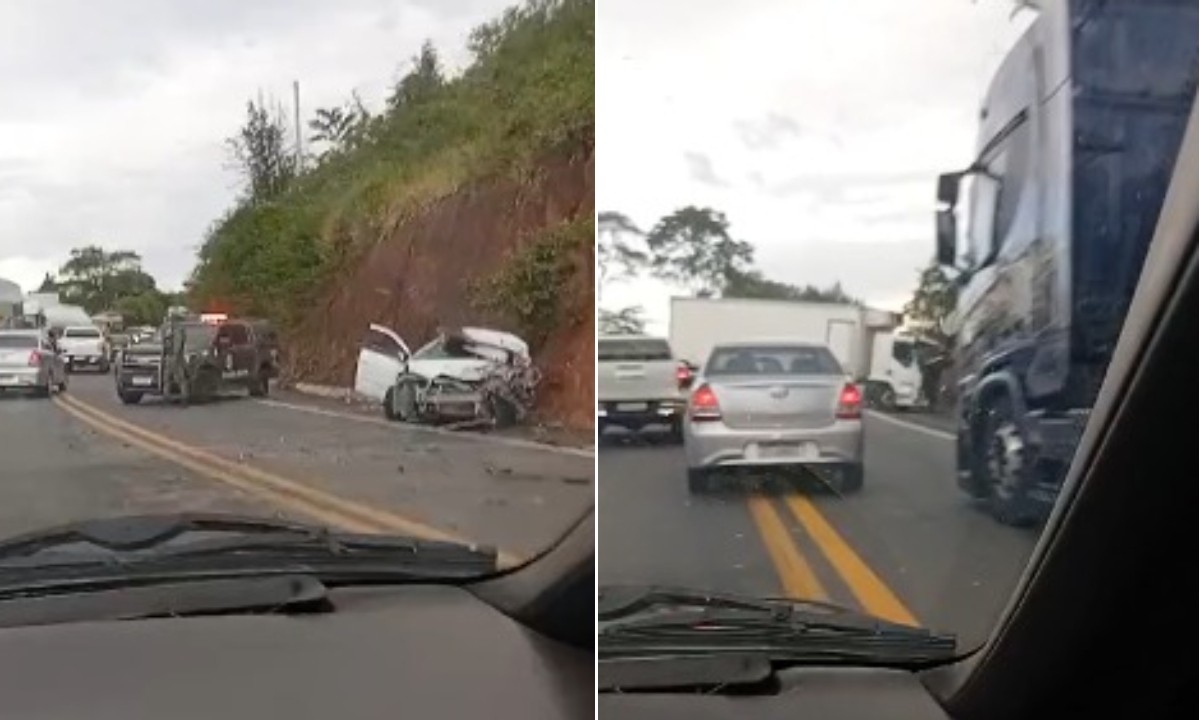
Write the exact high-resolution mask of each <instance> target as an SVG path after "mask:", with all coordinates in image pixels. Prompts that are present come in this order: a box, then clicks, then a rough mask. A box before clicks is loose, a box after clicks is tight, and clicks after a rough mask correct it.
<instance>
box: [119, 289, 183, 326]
mask: <svg viewBox="0 0 1200 720" xmlns="http://www.w3.org/2000/svg"><path fill="white" fill-rule="evenodd" d="M171 305H172V303H171V302H169V300H168V298H167V296H166V295H163V294H162V293H159V292H156V291H154V290H149V291H146V292H141V293H138V294H136V295H125V296H123V297H120V298H117V301H116V303H115V305H114V309H115V310H116V311H117V312H118V313H120V314H121V317H122V319H123V320H124V321H125V324H126V326H130V325H157V324H158V323H159V322H161V321H162V319H163V317H164V316H165V315H166V314H167V308H168V307H170V306H171Z"/></svg>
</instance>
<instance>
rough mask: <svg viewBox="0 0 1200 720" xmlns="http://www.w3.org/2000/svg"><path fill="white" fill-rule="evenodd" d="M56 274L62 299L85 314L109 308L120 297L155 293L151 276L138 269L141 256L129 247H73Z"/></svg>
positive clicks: (112, 307) (111, 307)
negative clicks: (79, 306)
mask: <svg viewBox="0 0 1200 720" xmlns="http://www.w3.org/2000/svg"><path fill="white" fill-rule="evenodd" d="M58 275H59V281H58V290H59V292H60V293H61V294H62V298H63V300H64V301H66V302H68V303H71V304H75V305H81V306H83V308H84V309H85V310H87V311H88V312H89V313H97V312H100V311H102V310H112V309H114V307H115V305H116V302H117V300H118V299H119V298H121V297H125V296H129V295H139V294H142V293H146V292H156V290H155V287H154V278H152V277H150V276H149V275H147V274H146V273H145V272H143V271H142V259H141V256H139V255H138V254H137V253H135V252H132V251H129V250H113V251H108V250H105V249H104V248H102V247H100V246H99V245H88V246H85V247H80V248H75V249H73V250H71V257H70V259H69V260H67V261H66V262H65V263H63V266H62V267H61V268H59V272H58Z"/></svg>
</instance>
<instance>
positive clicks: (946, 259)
mask: <svg viewBox="0 0 1200 720" xmlns="http://www.w3.org/2000/svg"><path fill="white" fill-rule="evenodd" d="M957 250H958V220H957V218H956V217H955V215H954V208H953V207H950V208H942V209H941V210H938V211H937V261H938V264H939V265H946V266H950V267H953V266H954V265H955V262H956V260H957V258H956V257H955V253H956V251H957Z"/></svg>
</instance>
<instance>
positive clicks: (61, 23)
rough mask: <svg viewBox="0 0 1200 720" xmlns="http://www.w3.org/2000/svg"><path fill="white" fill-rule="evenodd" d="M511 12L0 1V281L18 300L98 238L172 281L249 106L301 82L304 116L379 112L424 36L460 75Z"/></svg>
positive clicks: (221, 187)
mask: <svg viewBox="0 0 1200 720" xmlns="http://www.w3.org/2000/svg"><path fill="white" fill-rule="evenodd" d="M514 1H515V0H514ZM511 4H513V2H510V1H506V0H337V2H317V1H316V0H170V1H169V2H168V1H164V0H104V2H95V1H93V0H2V1H0V92H2V93H3V99H2V100H0V277H7V278H9V279H12V280H15V281H17V282H18V283H20V284H22V285H23V286H26V287H25V289H26V290H28V289H30V288H29V287H28V286H29V285H31V284H36V283H38V282H40V280H41V278H42V275H43V274H44V273H45V272H46V271H54V270H56V269H57V268H58V266H59V265H61V264H62V262H63V261H64V260H65V259H66V257H67V253H68V251H69V250H70V248H72V247H76V246H79V245H83V244H87V243H99V244H103V245H105V246H107V247H111V248H123V249H131V250H135V251H137V252H139V253H141V254H142V256H143V258H144V261H145V267H146V269H147V270H148V271H149V272H151V273H152V274H153V275H154V276H155V277H156V278H157V279H158V280H159V284H160V285H161V286H163V287H165V288H168V289H175V288H178V287H179V286H180V284H181V282H182V281H183V280H184V278H185V277H186V276H187V274H188V272H189V271H190V270H191V268H192V265H193V262H194V258H195V250H196V247H197V246H198V245H199V243H200V242H201V239H202V238H203V235H204V231H205V229H206V228H207V227H208V226H209V224H210V223H211V222H212V221H213V220H214V219H215V218H217V217H218V216H220V214H221V213H222V212H223V211H224V210H225V209H226V208H227V207H228V206H229V205H230V204H231V202H232V200H233V197H234V195H235V193H236V191H237V178H236V177H235V176H234V175H233V174H232V173H230V172H229V171H228V169H227V156H226V152H225V148H224V144H223V140H224V138H226V137H228V136H230V135H232V134H233V133H234V132H236V130H237V128H238V126H239V125H240V124H241V121H242V119H243V117H244V113H245V103H246V100H247V99H248V98H250V97H252V96H255V95H257V93H258V92H259V91H260V90H262V91H263V92H265V93H267V94H269V95H275V96H277V97H278V98H279V99H280V100H285V101H287V102H288V103H290V101H291V92H292V85H291V84H292V81H293V80H299V81H300V83H301V109H302V112H303V114H304V115H305V116H307V115H309V114H311V111H312V110H313V108H315V107H317V106H327V105H332V104H337V103H340V102H341V101H343V100H345V99H347V98H348V97H349V96H350V93H351V91H352V90H355V89H357V90H358V91H359V92H360V94H361V95H362V96H363V98H364V99H365V100H367V102H368V104H369V105H371V106H372V108H378V107H379V106H380V104H381V103H382V100H383V98H384V97H385V96H386V94H387V92H388V89H389V87H390V84H391V83H392V81H394V80H395V79H396V78H397V77H399V76H400V75H401V74H403V72H405V71H406V70H407V68H408V60H409V58H411V57H412V56H413V55H414V54H416V52H417V51H418V50H419V49H420V44H421V42H422V41H423V40H424V39H426V38H428V39H431V40H433V42H434V44H435V45H436V46H437V47H438V49H439V50H440V51H442V53H443V58H444V59H445V60H446V61H447V64H448V65H451V66H452V67H456V66H461V64H462V62H463V61H464V60H465V51H464V50H463V48H464V45H465V42H466V38H467V34H468V33H469V31H470V30H471V28H473V27H474V26H476V25H477V24H479V23H480V22H483V21H486V20H488V19H491V18H492V17H494V16H496V15H497V14H498V13H499V12H501V11H502V10H503V8H505V7H506V6H508V5H511Z"/></svg>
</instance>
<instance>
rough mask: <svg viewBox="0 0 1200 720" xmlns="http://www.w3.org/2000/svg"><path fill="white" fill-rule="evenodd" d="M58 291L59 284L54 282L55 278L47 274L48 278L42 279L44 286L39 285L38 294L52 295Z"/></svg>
mask: <svg viewBox="0 0 1200 720" xmlns="http://www.w3.org/2000/svg"><path fill="white" fill-rule="evenodd" d="M56 290H58V283H57V282H56V281H55V280H54V276H53V275H51V274H50V273H46V277H44V278H42V284H41V285H38V289H37V292H40V293H50V292H54V291H56Z"/></svg>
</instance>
